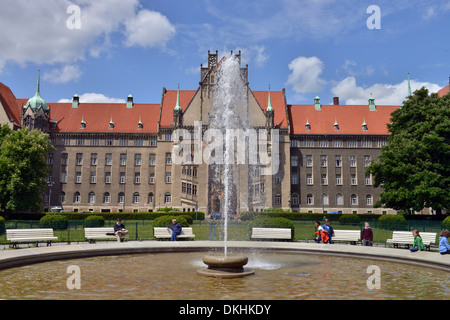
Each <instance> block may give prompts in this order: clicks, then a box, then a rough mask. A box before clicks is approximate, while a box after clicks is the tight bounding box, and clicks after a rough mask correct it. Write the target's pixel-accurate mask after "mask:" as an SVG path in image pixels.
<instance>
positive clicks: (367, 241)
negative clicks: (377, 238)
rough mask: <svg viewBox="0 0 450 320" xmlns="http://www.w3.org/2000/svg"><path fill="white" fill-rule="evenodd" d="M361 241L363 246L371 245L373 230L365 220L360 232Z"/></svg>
mask: <svg viewBox="0 0 450 320" xmlns="http://www.w3.org/2000/svg"><path fill="white" fill-rule="evenodd" d="M361 239H362V240H361V242H362V245H363V246H372V245H373V231H372V229H371V228H370V225H369V223H368V222H367V221H366V222H365V226H364V229H363V230H362V232H361Z"/></svg>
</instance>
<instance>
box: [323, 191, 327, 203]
mask: <svg viewBox="0 0 450 320" xmlns="http://www.w3.org/2000/svg"><path fill="white" fill-rule="evenodd" d="M322 204H323V205H328V195H327V194H326V193H324V194H322Z"/></svg>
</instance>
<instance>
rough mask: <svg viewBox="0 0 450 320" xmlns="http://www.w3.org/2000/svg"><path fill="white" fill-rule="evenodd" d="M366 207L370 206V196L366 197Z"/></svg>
mask: <svg viewBox="0 0 450 320" xmlns="http://www.w3.org/2000/svg"><path fill="white" fill-rule="evenodd" d="M366 205H368V206H371V205H372V195H370V194H368V195H366Z"/></svg>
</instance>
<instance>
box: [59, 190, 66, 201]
mask: <svg viewBox="0 0 450 320" xmlns="http://www.w3.org/2000/svg"><path fill="white" fill-rule="evenodd" d="M59 202H61V203H64V202H66V193H65V192H64V191H63V192H61V195H60V196H59Z"/></svg>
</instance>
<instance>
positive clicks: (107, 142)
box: [105, 138, 114, 146]
mask: <svg viewBox="0 0 450 320" xmlns="http://www.w3.org/2000/svg"><path fill="white" fill-rule="evenodd" d="M113 145H114V139H113V138H106V139H105V146H113Z"/></svg>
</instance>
